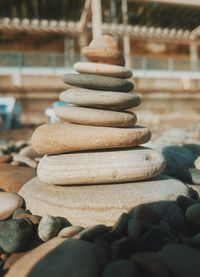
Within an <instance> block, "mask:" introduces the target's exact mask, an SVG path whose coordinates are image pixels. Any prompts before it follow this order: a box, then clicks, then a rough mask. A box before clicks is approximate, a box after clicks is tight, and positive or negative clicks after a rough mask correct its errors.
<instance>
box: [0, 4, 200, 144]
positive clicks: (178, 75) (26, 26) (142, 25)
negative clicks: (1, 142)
mask: <svg viewBox="0 0 200 277" xmlns="http://www.w3.org/2000/svg"><path fill="white" fill-rule="evenodd" d="M101 14H102V29H103V33H104V34H111V35H113V36H114V37H115V38H116V40H117V42H118V45H119V48H120V49H121V51H123V52H124V55H125V57H126V65H127V66H128V67H131V69H132V70H133V82H134V83H135V92H136V93H137V94H139V95H140V96H141V98H142V105H141V106H140V107H139V108H137V115H138V118H139V122H141V123H142V124H146V125H148V126H150V127H151V128H152V129H153V134H154V136H155V138H157V137H160V136H162V134H163V133H165V137H166V136H172V137H173V139H174V140H176V139H179V140H183V142H199V139H200V60H199V52H200V1H199V0H190V1H187V0H159V1H151V0H138V1H137V0H110V1H106V0H102V1H101ZM91 18H92V12H91V1H90V0H75V1H70V0H29V1H27V0H0V118H1V121H0V126H1V130H2V131H1V137H6V136H8V137H9V136H11V137H14V138H16V139H17V138H18V137H20V136H22V135H23V136H26V135H27V132H28V135H29V131H30V132H32V126H33V127H34V126H36V125H38V124H41V123H43V122H48V121H49V120H51V107H52V105H53V103H54V102H56V101H58V95H59V93H60V92H61V91H63V90H64V89H65V88H66V85H65V84H64V83H63V82H62V80H61V76H62V75H63V74H65V73H67V72H73V64H74V63H75V62H76V61H79V60H82V59H83V58H82V57H81V49H82V48H83V47H84V46H87V45H88V44H89V43H90V41H91V39H92V20H91ZM15 128H21V129H17V130H14V131H12V130H13V129H15ZM8 130H11V131H8ZM21 130H24V133H23V132H22V131H21ZM27 130H28V131H27ZM166 132H168V133H166ZM28 135H27V136H28Z"/></svg>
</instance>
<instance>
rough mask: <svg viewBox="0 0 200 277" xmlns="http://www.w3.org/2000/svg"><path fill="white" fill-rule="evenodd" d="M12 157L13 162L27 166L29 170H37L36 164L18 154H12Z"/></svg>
mask: <svg viewBox="0 0 200 277" xmlns="http://www.w3.org/2000/svg"><path fill="white" fill-rule="evenodd" d="M12 156H13V161H14V162H17V163H22V164H25V165H28V166H29V167H31V168H37V165H38V163H37V162H36V161H34V160H33V159H31V158H29V157H26V156H22V155H20V154H13V155H12Z"/></svg>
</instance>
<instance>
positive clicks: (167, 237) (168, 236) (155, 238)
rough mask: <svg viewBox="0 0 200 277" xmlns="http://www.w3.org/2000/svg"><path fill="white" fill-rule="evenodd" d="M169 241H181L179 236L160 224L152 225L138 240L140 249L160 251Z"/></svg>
mask: <svg viewBox="0 0 200 277" xmlns="http://www.w3.org/2000/svg"><path fill="white" fill-rule="evenodd" d="M169 243H179V239H178V237H177V236H176V235H175V234H173V233H172V232H168V231H166V230H165V229H163V228H161V227H160V226H152V228H151V229H150V230H149V231H147V232H146V233H145V234H144V235H143V236H141V237H140V238H139V239H138V240H137V250H138V251H153V252H155V251H160V250H161V248H162V247H163V246H164V245H166V244H169Z"/></svg>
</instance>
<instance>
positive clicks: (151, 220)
mask: <svg viewBox="0 0 200 277" xmlns="http://www.w3.org/2000/svg"><path fill="white" fill-rule="evenodd" d="M2 197H3V196H2ZM199 203H200V202H199V196H198V194H195V193H194V192H193V198H188V197H185V196H183V195H180V196H179V197H177V199H176V201H166V202H156V203H151V204H148V205H147V204H142V205H139V206H137V207H135V208H134V209H132V210H131V211H129V213H123V214H121V216H120V217H119V218H118V220H117V221H116V222H115V223H114V225H113V226H107V225H104V224H98V225H94V226H90V227H87V228H83V227H82V226H76V225H72V224H71V223H70V222H69V221H68V220H67V219H65V218H62V217H53V216H45V217H43V218H40V217H38V216H36V215H31V214H30V212H29V211H27V210H23V209H22V208H18V209H17V210H16V211H15V212H14V214H13V215H12V219H8V218H7V220H5V221H1V222H0V249H1V252H0V265H1V267H2V270H3V271H2V275H3V274H4V273H6V272H7V270H8V272H7V274H6V275H5V276H6V277H14V276H16V274H17V276H20V277H25V276H32V277H34V276H42V275H44V276H50V277H51V276H52V277H53V276H61V277H62V276H79V277H90V276H91V277H100V276H102V277H108V276H109V277H112V276H113V277H129V276H136V277H149V276H152V277H161V276H166V277H171V276H174V277H190V276H194V277H197V276H200V266H199V259H200V234H199V226H200V225H199V222H200V204H199ZM18 205H19V202H18ZM19 206H20V205H19ZM16 207H17V206H16ZM16 207H15V208H16ZM13 208H14V207H13V206H12V209H13ZM10 212H11V210H9V213H10ZM2 230H4V232H2ZM5 232H6V233H5ZM22 238H23V239H22ZM39 238H40V239H41V240H38V239H39ZM31 242H32V244H33V245H34V246H32V247H34V248H35V247H36V246H37V247H36V248H35V249H33V250H32V251H29V249H30V246H29V245H31ZM38 244H40V245H39V246H38ZM22 250H24V251H26V252H23V253H21V254H20V253H19V254H17V253H13V252H20V251H22ZM27 250H28V251H27ZM12 253H13V254H12ZM10 254H11V255H10ZM20 255H21V256H23V257H22V258H20ZM0 274H1V271H0Z"/></svg>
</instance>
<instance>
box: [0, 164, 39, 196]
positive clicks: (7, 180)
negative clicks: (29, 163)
mask: <svg viewBox="0 0 200 277" xmlns="http://www.w3.org/2000/svg"><path fill="white" fill-rule="evenodd" d="M35 173H36V172H35V170H34V169H32V168H29V167H26V166H15V165H10V164H6V163H5V164H1V165H0V189H3V190H5V191H8V192H18V191H19V190H20V188H21V187H22V186H23V185H24V184H25V183H26V182H27V181H29V180H30V179H32V178H33V177H34V176H35Z"/></svg>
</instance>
